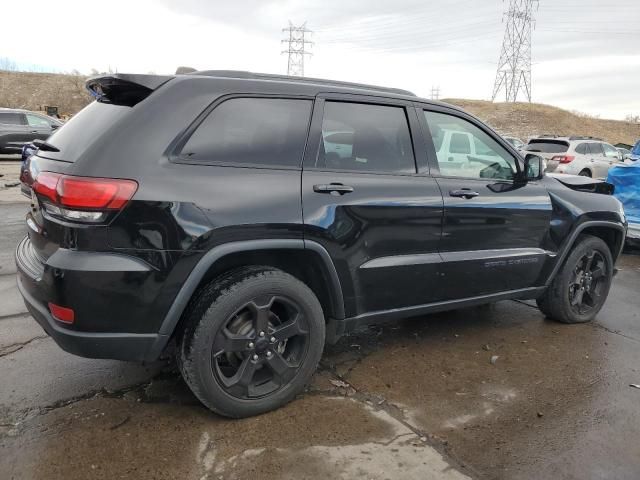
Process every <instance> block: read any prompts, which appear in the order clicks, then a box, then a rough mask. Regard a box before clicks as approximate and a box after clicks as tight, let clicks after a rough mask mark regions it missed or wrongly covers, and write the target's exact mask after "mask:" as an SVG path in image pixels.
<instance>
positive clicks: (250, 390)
mask: <svg viewBox="0 0 640 480" xmlns="http://www.w3.org/2000/svg"><path fill="white" fill-rule="evenodd" d="M185 320H186V326H185V328H184V331H183V334H182V339H181V341H180V345H179V350H178V365H179V367H180V370H181V372H182V375H183V377H184V379H185V381H186V383H187V384H188V385H189V387H190V388H191V390H192V391H193V393H194V394H195V395H196V396H197V397H198V398H199V399H200V401H201V402H202V403H204V404H205V405H206V406H207V407H208V408H210V409H211V410H213V411H214V412H216V413H219V414H221V415H225V416H228V417H234V418H241V417H248V416H251V415H257V414H260V413H264V412H267V411H269V410H273V409H275V408H278V407H280V406H282V405H284V404H286V403H287V402H289V401H290V400H292V399H293V398H294V397H295V395H296V394H298V393H299V392H300V391H302V389H303V388H304V386H305V384H306V383H307V381H308V380H309V379H310V378H311V376H312V375H313V372H314V371H315V369H316V367H317V365H318V362H319V361H320V357H321V355H322V350H323V348H324V337H325V322H324V315H323V313H322V308H321V306H320V303H319V302H318V299H317V298H316V296H315V295H314V294H313V292H312V291H311V290H310V289H309V288H308V287H307V286H306V285H305V284H304V283H302V282H301V281H299V280H298V279H296V278H295V277H293V276H291V275H289V274H287V273H285V272H283V271H280V270H276V269H272V268H269V267H249V268H243V269H240V270H236V271H233V272H230V273H228V274H226V275H224V276H222V277H220V278H218V279H217V280H215V281H213V282H211V283H210V284H209V285H207V287H205V288H204V289H203V290H202V292H201V293H200V294H199V295H198V297H197V298H196V299H195V301H194V302H192V304H191V307H190V309H189V311H188V312H187V318H186V319H185Z"/></svg>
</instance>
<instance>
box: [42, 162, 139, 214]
mask: <svg viewBox="0 0 640 480" xmlns="http://www.w3.org/2000/svg"><path fill="white" fill-rule="evenodd" d="M33 189H34V190H35V192H36V193H37V194H39V195H41V196H42V197H44V199H45V202H43V205H44V208H45V210H46V211H47V213H50V214H52V215H55V216H60V217H63V218H66V219H67V220H73V221H85V222H101V221H103V220H104V219H105V218H106V217H107V215H108V213H110V212H114V211H119V210H121V209H122V208H123V207H124V206H125V205H126V204H127V202H128V201H129V200H131V198H132V197H133V194H134V193H136V190H137V189H138V183H137V182H135V181H134V180H125V179H120V178H93V177H75V176H72V175H62V174H59V173H52V172H40V173H39V174H38V176H37V177H36V179H35V182H34V183H33Z"/></svg>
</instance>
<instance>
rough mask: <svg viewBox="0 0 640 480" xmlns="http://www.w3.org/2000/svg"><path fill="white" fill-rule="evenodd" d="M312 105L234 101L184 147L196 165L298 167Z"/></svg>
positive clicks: (270, 100)
mask: <svg viewBox="0 0 640 480" xmlns="http://www.w3.org/2000/svg"><path fill="white" fill-rule="evenodd" d="M310 115H311V100H292V99H277V98H233V99H231V100H227V101H226V102H224V103H222V104H220V105H218V106H217V107H216V108H215V109H214V110H213V111H212V112H211V113H210V114H209V116H208V117H207V118H206V119H205V120H204V121H203V122H202V123H201V124H200V125H199V126H198V128H197V129H196V131H195V132H194V133H193V135H192V136H191V138H189V140H188V141H187V143H186V144H185V146H184V147H183V148H182V152H181V156H182V157H183V158H185V159H189V161H195V162H203V163H209V162H225V163H234V164H254V165H266V166H286V167H298V166H300V162H301V161H302V154H303V152H304V145H305V142H306V140H307V130H308V126H309V117H310Z"/></svg>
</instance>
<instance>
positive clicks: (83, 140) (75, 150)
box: [38, 102, 131, 162]
mask: <svg viewBox="0 0 640 480" xmlns="http://www.w3.org/2000/svg"><path fill="white" fill-rule="evenodd" d="M130 111H131V108H129V107H122V106H118V105H110V104H107V103H98V102H92V103H90V104H89V105H87V106H86V107H84V108H83V109H82V110H81V111H80V112H79V113H77V114H76V115H74V116H73V117H72V118H71V120H69V121H68V122H66V123H65V124H64V125H63V126H62V127H60V128H59V129H58V130H56V131H55V132H54V134H53V135H52V136H50V137H49V138H48V139H47V143H49V144H51V145H53V146H55V147H56V148H58V149H59V150H60V152H50V151H45V150H40V152H39V153H38V155H39V156H41V157H47V158H53V159H60V160H64V161H66V162H75V161H76V160H77V159H78V157H79V156H80V155H82V154H83V153H84V152H85V151H86V150H87V149H88V148H89V147H90V145H91V144H92V143H93V142H94V141H95V140H97V139H98V138H99V137H101V136H102V135H106V132H107V130H108V129H109V128H111V127H112V126H113V125H115V124H116V123H117V122H118V121H119V120H121V119H122V118H123V117H124V116H126V115H127V113H128V112H130Z"/></svg>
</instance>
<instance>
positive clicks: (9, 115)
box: [0, 112, 24, 125]
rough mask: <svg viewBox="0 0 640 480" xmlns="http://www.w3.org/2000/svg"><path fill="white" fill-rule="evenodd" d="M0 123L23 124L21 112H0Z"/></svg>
mask: <svg viewBox="0 0 640 480" xmlns="http://www.w3.org/2000/svg"><path fill="white" fill-rule="evenodd" d="M0 123H4V124H5V125H24V123H23V120H22V114H21V113H14V112H0Z"/></svg>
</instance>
